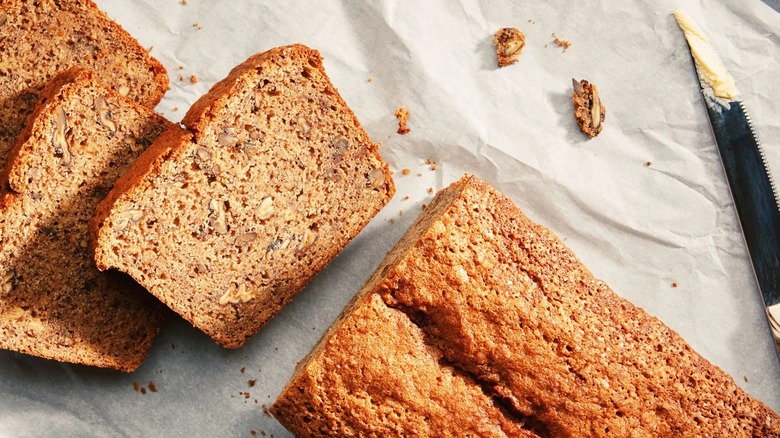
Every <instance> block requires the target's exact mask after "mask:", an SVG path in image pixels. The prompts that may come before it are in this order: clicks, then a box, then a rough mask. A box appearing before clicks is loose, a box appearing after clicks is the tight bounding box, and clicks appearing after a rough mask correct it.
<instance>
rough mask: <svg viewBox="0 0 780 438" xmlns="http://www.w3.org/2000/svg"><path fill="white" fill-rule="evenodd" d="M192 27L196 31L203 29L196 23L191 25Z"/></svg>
mask: <svg viewBox="0 0 780 438" xmlns="http://www.w3.org/2000/svg"><path fill="white" fill-rule="evenodd" d="M192 27H194V28H195V29H198V30H203V28H202V27H201V26H200V23H198V22H197V21H196V22H195V23H193V25H192Z"/></svg>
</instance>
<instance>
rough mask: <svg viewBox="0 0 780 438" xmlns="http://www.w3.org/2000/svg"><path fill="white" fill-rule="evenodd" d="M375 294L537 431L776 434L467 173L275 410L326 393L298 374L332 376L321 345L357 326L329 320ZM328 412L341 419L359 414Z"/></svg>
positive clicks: (728, 385) (342, 359)
mask: <svg viewBox="0 0 780 438" xmlns="http://www.w3.org/2000/svg"><path fill="white" fill-rule="evenodd" d="M431 209H433V210H434V211H433V212H431V211H429V210H431ZM374 294H378V295H380V296H381V297H382V299H383V302H384V304H385V305H386V306H388V307H390V308H392V309H395V310H398V311H400V312H402V313H403V314H405V315H406V316H407V318H408V320H409V321H410V322H411V323H413V324H414V325H415V326H416V327H418V328H419V329H420V330H421V331H422V333H423V334H424V336H423V339H424V342H425V344H426V345H427V346H428V347H429V348H430V349H431V350H433V351H437V352H440V354H441V357H442V360H441V362H442V363H444V364H446V365H447V366H450V367H452V368H453V369H455V370H456V371H457V372H458V373H459V374H461V375H463V376H466V377H467V378H469V379H471V380H472V381H473V382H476V383H477V384H478V385H479V386H480V387H481V388H482V390H484V392H485V394H486V395H488V396H490V397H494V398H497V399H499V400H501V401H502V406H503V407H504V408H505V412H506V413H507V414H508V415H509V416H510V417H508V418H509V419H510V420H511V421H516V420H517V419H521V420H522V422H523V424H525V425H526V427H527V428H528V429H531V430H532V431H534V432H536V433H538V434H539V435H542V436H582V435H586V436H629V435H632V434H633V435H637V434H638V435H641V436H715V435H722V436H778V434H779V433H780V417H778V416H777V414H775V413H774V412H772V411H771V410H770V409H769V408H767V407H766V406H765V405H764V404H762V403H761V402H759V401H757V400H755V399H753V398H751V397H750V396H749V395H748V394H746V393H745V392H744V391H743V390H742V389H740V388H739V387H738V386H737V385H736V384H735V383H734V381H733V380H732V379H731V378H730V377H729V376H728V375H727V374H726V373H724V372H723V371H722V370H720V369H719V368H717V367H715V366H714V365H712V364H710V363H709V362H707V361H706V360H705V359H704V358H702V357H701V356H700V355H698V354H697V353H695V352H694V351H693V350H692V349H691V348H690V347H689V346H688V345H687V344H686V343H685V342H684V341H683V340H682V339H681V338H680V336H679V335H677V334H676V333H675V332H674V331H672V330H670V329H669V328H668V327H666V326H665V325H664V324H663V323H662V322H661V321H659V320H658V319H656V318H654V317H652V316H650V315H648V314H647V313H646V312H644V311H643V310H642V309H639V308H637V307H636V306H634V305H632V304H631V303H629V302H627V301H626V300H624V299H622V298H620V297H619V296H617V295H616V294H615V293H614V292H612V291H611V290H610V289H609V287H608V286H607V285H606V284H604V283H603V282H601V281H599V280H597V279H595V278H594V277H593V275H592V274H591V273H590V272H589V271H588V270H587V268H585V267H584V266H583V265H582V264H581V262H580V261H579V260H578V259H577V258H576V257H575V256H574V255H573V254H572V253H571V251H570V250H569V249H568V248H566V247H565V246H564V245H563V244H562V242H561V241H560V240H559V239H558V238H557V237H556V236H555V235H554V234H553V233H552V232H550V231H549V230H547V229H546V228H544V227H542V226H540V225H537V224H535V223H533V222H531V221H530V220H528V219H527V218H526V217H525V216H524V215H523V214H522V212H521V211H520V209H519V208H518V207H517V206H515V205H514V204H513V203H512V202H511V200H509V199H508V198H506V197H505V196H503V195H501V194H500V193H498V192H496V191H495V190H494V189H492V188H491V187H490V186H489V185H487V184H486V183H484V182H482V181H480V180H478V179H477V178H475V177H467V178H465V179H464V180H461V181H460V182H459V183H457V184H456V185H455V186H454V188H450V189H447V190H445V191H443V192H441V193H440V194H439V195H438V196H437V199H436V200H435V201H434V203H433V204H432V205H431V206H430V207H428V209H426V211H425V212H424V213H423V215H422V217H421V218H420V219H419V220H418V222H416V223H415V224H414V225H413V226H412V228H411V229H410V231H409V233H408V234H407V235H406V236H405V237H404V238H402V239H401V241H400V242H399V244H398V245H397V247H396V248H395V249H394V250H393V251H391V253H390V255H389V256H388V258H387V259H386V261H385V262H383V264H382V265H380V267H379V269H378V270H377V272H376V273H375V274H374V276H373V277H372V279H371V280H370V281H369V283H368V284H367V285H366V287H365V288H364V289H363V290H362V291H361V292H360V293H359V295H358V297H357V298H356V301H355V302H356V303H359V304H357V305H353V306H351V307H348V308H347V310H346V311H345V315H342V317H341V318H340V320H339V322H337V324H336V325H335V327H334V328H332V329H331V330H329V332H328V334H326V337H325V338H324V339H323V340H322V341H320V343H319V344H318V345H317V346H316V347H315V349H314V350H313V352H312V354H311V355H310V356H309V357H307V359H306V360H305V361H304V363H302V364H301V365H300V366H299V367H298V370H297V371H296V374H295V375H294V376H293V379H292V380H291V382H290V384H289V385H288V387H287V388H286V389H285V391H284V392H283V393H282V396H280V401H278V402H277V404H279V406H283V405H284V406H285V408H284V409H283V410H276V409H275V410H274V412H275V413H276V414H277V415H278V416H280V417H281V418H282V419H283V420H282V421H287V422H296V421H298V420H299V419H300V418H303V415H304V414H302V413H301V412H300V411H298V410H297V409H296V408H295V406H294V405H295V404H297V405H302V406H304V405H305V406H316V405H317V404H320V403H322V404H327V403H328V402H333V403H337V402H338V400H335V399H333V400H330V399H325V398H323V397H321V396H320V394H322V391H323V389H322V388H320V387H319V383H320V382H319V381H317V384H316V385H314V386H308V387H307V386H305V385H304V384H302V383H300V381H301V379H302V376H307V375H309V374H311V373H312V372H313V371H312V370H315V371H316V372H317V373H318V375H320V374H321V375H329V376H330V377H329V378H330V379H333V380H334V381H338V376H339V375H340V374H341V373H342V367H343V366H344V364H346V363H349V362H350V360H351V354H350V352H349V350H348V349H344V351H345V352H342V353H331V350H330V349H329V348H330V347H329V346H330V345H331V344H333V343H346V344H347V345H349V344H359V343H360V342H362V341H361V340H356V339H354V338H355V337H363V336H367V335H366V334H364V333H358V334H353V335H352V337H345V336H343V335H344V333H342V331H344V330H345V327H346V326H345V325H344V323H342V321H344V320H349V319H350V318H361V317H364V316H359V313H358V310H356V309H359V308H360V307H361V306H362V305H364V304H360V303H365V302H366V300H367V299H368V298H366V297H369V296H372V295H374ZM355 315H358V316H355ZM365 348H369V347H365ZM385 366H388V367H389V366H390V365H389V364H386V365H385ZM320 368H325V369H324V370H323V371H319V369H320ZM388 372H390V371H388ZM354 379H357V380H360V377H359V376H350V384H351V385H354V386H355V387H361V385H360V384H359V383H354V381H353V380H354ZM330 386H333V385H330ZM328 391H331V392H334V391H337V390H335V389H329V390H328ZM353 391H354V390H353ZM315 394H317V395H316V396H315ZM419 396H420V397H423V396H424V394H419ZM312 397H315V398H314V400H316V403H314V404H312V402H311V400H309V399H310V398H312ZM287 398H291V399H292V400H293V401H294V403H293V404H290V403H289V401H287ZM322 400H325V401H322ZM328 408H330V409H332V406H331V407H328ZM317 409H318V411H317V412H319V409H322V408H317ZM308 415H312V414H308ZM314 415H315V416H316V414H314ZM445 415H446V414H445ZM340 420H341V421H342V422H343V423H344V424H345V425H346V426H344V427H345V428H347V427H350V426H351V425H352V424H354V422H355V421H360V420H361V419H360V418H357V419H353V418H351V417H350V416H348V415H344V416H341V417H340ZM448 420H449V421H450V422H453V423H459V422H460V421H465V420H463V419H461V418H460V417H457V416H452V417H449V418H448ZM285 424H286V423H285ZM293 427H299V428H303V429H306V426H305V425H300V424H298V425H297V426H293ZM314 433H315V434H316V431H315V432H314Z"/></svg>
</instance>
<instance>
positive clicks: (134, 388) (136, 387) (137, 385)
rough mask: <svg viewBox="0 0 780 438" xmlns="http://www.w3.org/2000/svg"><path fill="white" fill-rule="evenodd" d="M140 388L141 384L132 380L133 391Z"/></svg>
mask: <svg viewBox="0 0 780 438" xmlns="http://www.w3.org/2000/svg"><path fill="white" fill-rule="evenodd" d="M140 389H141V385H139V384H138V382H133V391H135V392H138V390H140Z"/></svg>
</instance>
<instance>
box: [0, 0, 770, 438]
mask: <svg viewBox="0 0 780 438" xmlns="http://www.w3.org/2000/svg"><path fill="white" fill-rule="evenodd" d="M98 4H99V6H100V7H101V8H102V9H104V10H105V11H106V12H107V13H108V14H109V15H110V16H111V17H113V18H114V19H115V20H116V21H118V22H119V23H121V24H122V25H123V26H124V27H125V28H126V29H127V30H128V31H129V32H131V33H132V34H133V35H134V36H135V37H136V38H138V39H139V40H140V41H141V43H142V44H143V45H145V46H146V47H152V54H153V55H154V56H156V57H157V58H158V59H160V60H161V61H162V62H163V63H164V64H165V66H166V68H167V69H168V72H169V75H170V77H171V89H170V91H169V92H168V94H167V95H166V97H165V99H164V100H163V101H162V103H161V104H160V105H159V107H158V110H159V111H160V112H162V113H163V114H164V115H165V116H167V117H168V118H170V119H171V120H173V121H178V120H180V119H181V118H182V117H183V115H184V113H185V112H186V110H187V109H188V108H189V106H190V105H191V104H192V103H193V102H194V101H195V100H196V99H197V98H198V97H199V96H201V95H202V94H203V93H205V92H206V91H207V90H208V89H209V87H210V86H211V85H213V84H214V83H215V82H216V81H218V80H220V79H222V78H223V77H225V76H226V74H227V73H228V71H229V70H230V69H231V68H232V67H234V66H235V65H237V64H239V63H240V62H242V61H244V60H245V59H246V58H247V57H248V56H250V55H251V54H253V53H256V52H259V51H264V50H266V49H268V48H271V47H274V46H278V45H283V44H288V43H294V42H302V43H305V44H307V45H310V46H311V47H314V48H316V49H318V50H320V51H321V52H322V54H323V56H324V57H325V67H326V69H327V72H328V73H329V75H330V77H331V79H332V81H333V83H334V84H335V85H336V87H337V88H339V90H340V92H341V94H342V96H343V97H344V99H345V100H346V101H347V103H348V104H349V105H350V106H351V108H352V109H353V110H354V111H355V113H356V114H357V116H358V118H359V119H360V120H361V122H362V123H363V125H364V127H365V128H366V130H367V131H368V133H369V134H370V135H371V137H372V138H373V139H374V140H375V141H379V142H381V143H382V144H383V146H382V149H381V153H382V155H383V156H384V158H385V159H387V160H388V161H389V162H390V163H391V166H392V168H393V169H394V170H396V173H395V180H396V183H397V185H398V193H397V195H396V196H395V198H394V200H393V201H392V202H391V203H390V204H389V205H388V206H387V207H386V208H385V209H384V210H383V211H382V212H381V213H380V215H379V216H378V217H377V218H376V219H375V220H374V221H373V222H372V223H371V224H370V225H369V226H368V228H367V229H365V230H364V231H363V232H362V233H361V234H360V235H359V236H358V237H357V238H356V239H355V240H354V241H353V243H352V244H350V245H349V246H348V247H347V249H346V250H345V251H344V252H343V253H342V254H341V255H340V256H339V257H337V258H336V259H335V260H334V261H333V262H332V263H331V264H330V265H329V266H328V267H327V268H326V269H325V271H324V272H322V273H321V274H320V275H319V276H318V277H316V278H315V279H314V281H313V282H312V283H311V285H310V286H309V287H307V288H306V289H305V290H304V291H302V292H301V293H300V294H299V295H298V296H297V297H296V298H295V299H294V300H293V302H292V303H291V304H290V305H288V306H287V307H286V308H285V309H283V311H282V312H281V313H280V314H279V315H278V316H277V317H275V318H274V319H273V320H272V321H271V322H270V323H269V324H268V325H267V326H266V327H265V328H264V329H263V330H262V331H261V332H260V333H258V334H257V335H256V336H255V337H254V338H253V339H252V340H251V341H250V342H249V343H248V344H247V345H246V346H244V347H243V348H241V349H238V350H225V349H223V348H222V347H219V346H217V345H216V344H215V343H214V342H212V341H211V340H210V339H209V338H208V337H207V336H205V335H204V334H202V333H200V332H199V331H197V330H196V329H193V328H192V327H190V326H189V325H188V324H187V323H186V322H184V321H183V320H181V319H179V318H172V319H170V320H168V321H167V322H166V323H165V325H164V327H163V329H162V332H161V334H160V336H159V338H158V339H157V340H156V342H155V344H154V347H153V349H152V351H151V354H150V356H149V358H148V359H147V360H146V362H145V363H144V364H143V365H142V366H141V368H140V369H139V370H137V371H136V372H134V373H132V374H123V373H118V372H113V371H106V370H99V369H93V368H89V367H84V366H75V365H66V364H59V363H56V362H52V361H48V360H43V359H38V358H33V357H29V356H25V355H20V354H16V353H12V352H0V436H13V437H27V436H36V437H39V436H101V437H103V436H166V437H170V436H251V433H252V431H255V433H257V435H258V436H261V435H262V433H265V434H268V435H270V434H273V435H274V436H277V437H281V436H288V435H287V432H285V431H284V430H283V429H282V428H281V426H280V425H279V424H278V423H277V422H276V421H275V420H274V419H273V418H271V417H270V416H268V415H266V414H264V413H263V410H262V406H263V405H266V406H270V405H271V403H272V402H273V400H274V399H275V397H276V396H277V394H278V393H279V391H280V390H281V389H282V387H283V386H284V384H285V383H286V382H287V380H288V378H289V377H290V375H291V373H292V371H293V368H294V366H295V363H296V362H297V361H299V360H300V359H302V358H303V356H304V355H305V354H306V352H308V351H309V349H310V348H311V347H312V346H313V345H314V343H315V342H316V341H317V339H319V337H320V336H321V334H322V333H323V332H324V331H325V329H326V328H327V327H328V325H329V324H330V323H331V322H332V321H333V320H334V319H335V318H336V316H337V315H338V314H339V313H340V311H341V309H342V308H343V306H344V305H345V304H346V303H347V302H348V301H349V299H350V298H351V297H352V296H353V295H354V294H355V292H357V291H358V290H359V289H360V288H361V286H362V284H363V282H364V281H365V280H366V279H367V278H368V276H369V275H370V273H371V272H372V271H373V269H374V268H375V267H376V266H377V265H378V263H379V262H380V260H381V259H382V258H383V257H384V255H385V254H386V252H387V251H388V250H389V249H390V248H391V247H392V246H393V245H394V244H395V242H396V241H397V240H398V238H400V236H401V235H402V234H403V232H404V231H405V230H406V228H407V227H408V226H409V225H410V224H411V222H412V221H413V220H414V218H415V217H416V216H417V214H418V213H419V211H420V209H421V205H422V204H423V203H427V202H430V199H432V197H433V194H431V193H428V188H429V187H430V188H433V189H434V190H438V189H441V188H443V187H445V186H446V185H448V184H449V183H450V182H452V181H454V180H456V179H458V178H459V177H460V176H461V175H462V174H463V173H464V172H470V173H474V174H477V175H479V176H480V177H482V178H483V179H486V180H488V181H490V182H491V183H492V184H494V185H495V186H496V187H497V188H498V189H499V190H501V191H503V192H504V193H506V194H508V195H509V196H510V197H512V198H513V199H514V200H515V201H516V202H517V203H518V204H519V205H520V206H521V207H522V208H523V209H524V210H525V212H526V214H528V215H529V216H530V217H531V218H532V219H534V220H536V221H537V222H539V223H541V224H543V225H545V226H547V227H549V228H551V229H552V230H553V231H554V232H556V233H557V234H558V235H559V236H561V238H563V239H564V240H565V241H566V243H567V245H569V246H570V247H571V248H572V249H573V250H574V251H575V253H576V254H577V255H578V256H579V257H580V258H581V260H582V261H583V262H584V263H585V264H586V265H587V266H588V267H589V268H590V269H591V270H592V271H593V272H594V273H595V274H596V276H597V277H599V278H602V279H604V280H605V281H606V282H607V283H608V284H610V285H611V287H612V288H613V289H614V290H615V291H616V292H617V293H618V294H620V295H622V296H624V297H626V298H627V299H629V300H630V301H632V302H634V303H635V304H637V305H639V306H642V307H644V308H645V309H647V310H648V311H649V312H650V313H652V314H654V315H656V316H658V317H659V318H660V319H661V320H663V321H664V322H666V323H667V324H668V325H669V326H670V327H672V328H673V329H674V330H676V331H678V332H679V333H680V334H681V335H682V336H683V337H684V338H685V339H686V340H687V341H688V342H689V343H690V344H691V345H692V346H693V347H694V349H696V350H697V351H698V352H699V353H701V354H702V355H703V356H704V357H706V358H707V359H709V360H710V361H712V362H713V363H715V364H716V365H718V366H720V367H721V368H723V369H724V370H725V371H726V372H728V373H729V374H730V375H731V376H733V377H734V379H735V380H736V382H737V384H739V385H740V386H742V387H743V388H745V389H746V390H747V391H748V392H749V393H750V394H752V395H754V396H755V397H757V398H759V399H761V400H763V401H764V402H765V403H767V404H768V405H769V406H770V407H772V408H773V409H775V410H780V364H779V363H778V360H777V358H776V357H775V353H774V351H773V350H772V349H773V345H772V341H771V339H770V335H769V330H768V325H767V322H766V320H765V318H764V316H763V313H762V312H763V309H762V307H761V305H760V298H759V295H758V290H757V288H756V286H755V282H754V278H753V274H752V271H751V267H750V264H749V261H748V257H747V252H746V249H745V246H744V243H743V239H742V236H741V234H740V232H739V225H738V221H737V218H736V213H735V210H734V207H733V204H732V201H731V198H730V194H729V190H728V186H727V184H726V181H725V178H724V175H723V171H722V168H721V164H720V161H719V157H718V153H717V149H716V146H715V143H714V140H713V137H712V134H711V132H710V126H709V122H708V120H707V116H706V112H705V108H704V105H703V103H702V98H701V95H700V93H699V90H698V85H697V82H696V77H695V73H694V71H693V67H692V63H691V59H690V56H689V54H688V48H687V45H686V43H685V40H684V38H683V36H682V34H681V32H680V31H679V29H678V28H677V25H676V24H675V22H674V19H673V18H672V16H671V12H672V11H673V10H674V9H675V8H677V7H680V6H682V7H684V8H685V9H686V10H687V11H688V12H689V14H690V15H691V16H692V17H693V18H694V19H695V20H697V21H698V22H699V24H700V25H701V27H702V28H703V29H704V30H705V32H707V33H708V35H709V36H710V38H711V40H712V42H713V44H714V46H715V47H716V49H717V50H718V51H719V53H720V55H721V57H722V58H723V60H724V62H725V64H726V66H727V68H728V69H729V70H730V72H731V73H732V75H733V76H734V78H735V79H736V84H737V87H739V89H740V90H741V92H742V94H743V96H744V102H745V105H746V106H747V108H748V110H749V112H750V113H751V115H752V118H753V121H754V126H755V128H756V130H757V132H758V135H759V137H760V139H761V140H762V142H763V144H764V147H765V148H766V153H767V157H768V160H769V162H770V165H771V167H772V168H774V170H775V174H780V150H778V147H777V146H778V145H777V139H778V138H780V105H778V102H780V87H778V84H777V80H778V79H777V78H778V77H780V62H779V61H778V60H780V44H779V39H780V15H779V14H778V13H777V12H775V11H774V10H772V9H770V8H769V7H768V6H766V5H765V4H763V3H762V2H760V1H759V0H753V1H742V2H718V1H702V2H698V1H672V0H664V1H655V2H642V1H620V2H614V1H600V2H598V1H582V2H572V1H568V0H555V1H547V2H536V1H522V2H517V1H491V2H487V1H485V2H479V1H475V0H461V1H444V0H442V1H436V2H428V1H426V2H412V1H385V2H380V1H370V2H359V1H336V0H331V1H317V2H311V1H307V0H300V1H293V2H275V1H249V0H241V1H239V0H232V1H216V0H212V1H209V0H187V4H186V5H183V4H181V2H180V1H175V0H165V1H159V0H135V1H128V0H99V1H98ZM506 26H510V27H519V28H520V29H521V30H522V31H523V32H525V34H526V37H527V45H526V47H525V49H524V51H523V54H522V56H521V57H520V61H519V62H518V63H517V64H515V65H513V66H510V67H506V68H503V69H497V68H496V64H495V63H496V60H495V51H494V48H493V47H492V35H493V33H494V32H495V31H496V30H497V29H499V28H500V27H506ZM553 33H556V34H557V35H558V36H559V37H560V38H561V39H565V40H568V41H570V42H571V47H570V48H569V49H568V50H563V49H562V48H561V47H558V46H557V45H555V44H554V43H553V35H552V34H553ZM191 75H196V76H197V83H192V82H191V81H190V76H191ZM180 76H181V77H182V79H180ZM572 77H575V78H577V79H580V78H585V79H588V80H589V81H591V82H594V83H595V84H597V85H598V87H599V90H600V94H601V96H602V100H603V102H604V104H605V105H606V107H607V116H606V127H605V129H604V132H603V133H602V134H601V135H600V136H599V137H597V138H596V139H593V140H588V139H587V138H586V137H585V136H584V135H582V134H581V133H580V132H579V131H578V129H577V127H576V125H575V122H574V120H573V117H572V110H571V102H570V97H571V78H572ZM398 106H405V107H406V108H407V109H408V110H409V111H410V113H411V117H410V119H409V126H410V128H411V133H409V134H408V135H406V136H400V135H397V134H396V133H395V130H396V129H397V124H396V120H395V118H394V117H393V113H394V111H395V108H397V107H398ZM426 159H428V160H432V161H435V162H436V163H438V167H437V169H436V170H432V169H431V166H430V165H426V164H425V160H426ZM648 162H650V163H651V164H650V165H649V166H648V165H647V163H648ZM404 168H408V169H410V171H411V173H410V174H409V175H406V176H404V175H402V173H401V172H400V170H401V169H404ZM407 196H408V197H409V198H408V199H406V198H405V197H407ZM401 211H403V215H402V214H401ZM673 283H676V284H677V287H673ZM134 382H137V384H138V385H139V390H138V391H136V390H134V387H133V383H134ZM150 382H153V383H154V386H155V388H156V390H157V391H156V392H152V391H151V390H150ZM141 387H143V389H145V390H146V391H147V392H146V394H143V393H142V392H141Z"/></svg>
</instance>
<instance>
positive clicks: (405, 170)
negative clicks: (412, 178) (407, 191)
mask: <svg viewBox="0 0 780 438" xmlns="http://www.w3.org/2000/svg"><path fill="white" fill-rule="evenodd" d="M410 173H412V171H411V170H409V169H403V170H402V171H401V174H402V175H409V174H410Z"/></svg>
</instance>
